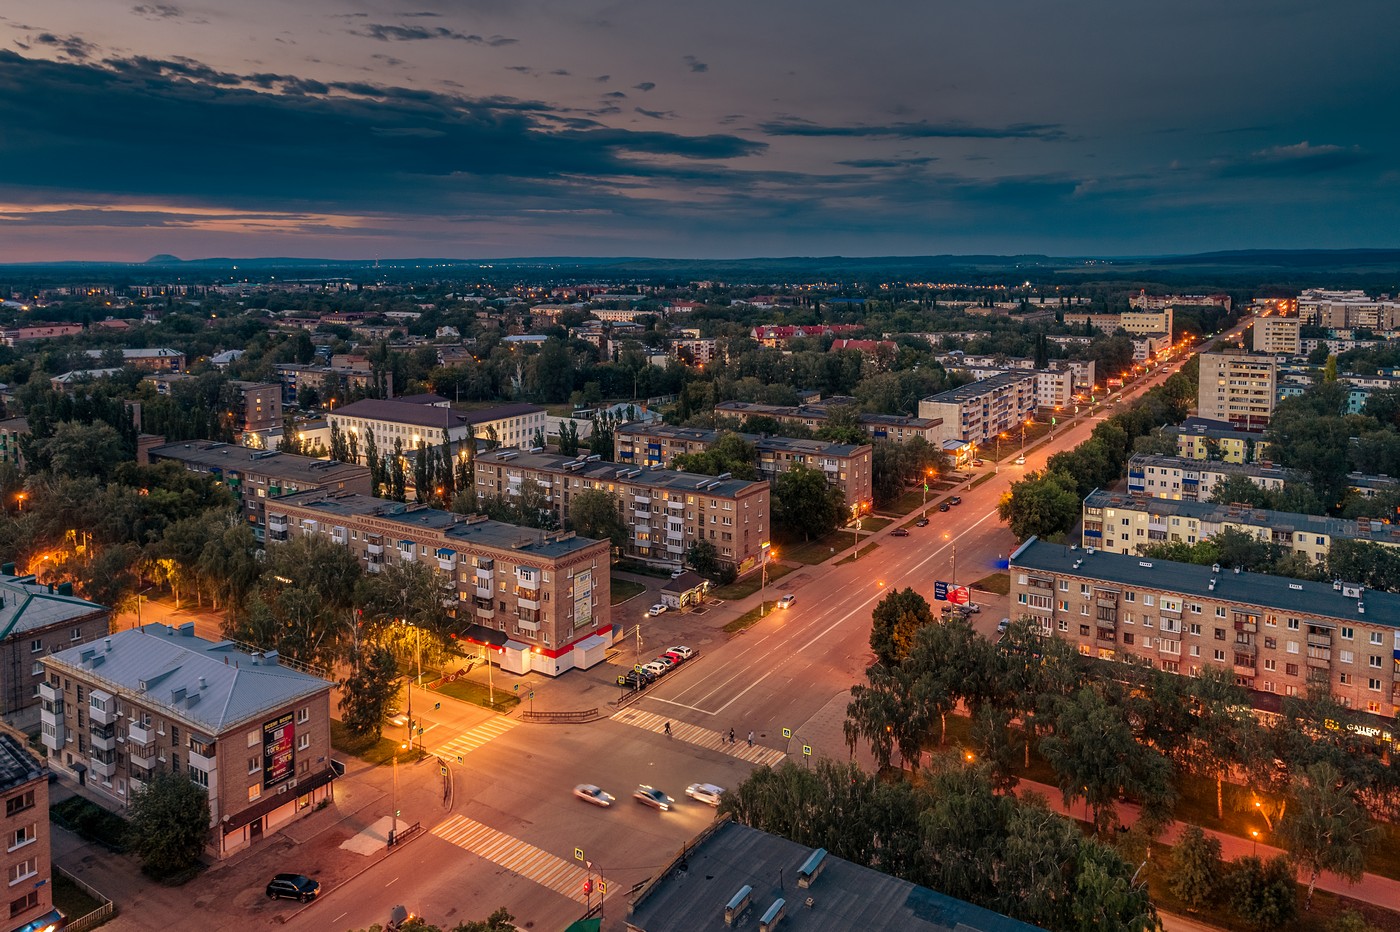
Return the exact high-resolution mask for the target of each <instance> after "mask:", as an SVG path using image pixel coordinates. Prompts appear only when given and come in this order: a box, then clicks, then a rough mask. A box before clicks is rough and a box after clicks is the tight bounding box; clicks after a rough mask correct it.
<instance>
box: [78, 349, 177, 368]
mask: <svg viewBox="0 0 1400 932" xmlns="http://www.w3.org/2000/svg"><path fill="white" fill-rule="evenodd" d="M105 352H106V351H105V350H95V349H94V350H88V351H87V355H88V356H89V357H91V358H92V359H101V358H103V355H104V354H105ZM121 353H122V365H124V366H132V367H134V368H136V369H140V370H141V371H143V372H184V371H185V354H184V353H182V352H180V351H179V350H174V349H170V348H169V347H163V346H156V347H150V348H142V349H124V350H122V351H121Z"/></svg>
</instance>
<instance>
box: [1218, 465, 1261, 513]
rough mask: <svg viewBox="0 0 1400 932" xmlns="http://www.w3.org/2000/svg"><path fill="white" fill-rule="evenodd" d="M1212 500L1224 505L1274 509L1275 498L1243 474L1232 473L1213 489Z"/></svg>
mask: <svg viewBox="0 0 1400 932" xmlns="http://www.w3.org/2000/svg"><path fill="white" fill-rule="evenodd" d="M1210 500H1211V501H1212V502H1216V503H1217V504H1224V505H1233V504H1241V505H1250V506H1252V507H1254V508H1272V507H1274V496H1273V495H1271V494H1270V493H1269V491H1268V490H1267V489H1265V488H1264V487H1263V486H1261V485H1259V484H1258V483H1256V482H1254V480H1252V479H1250V478H1249V477H1248V476H1246V475H1244V474H1243V473H1231V474H1230V475H1228V476H1226V477H1225V479H1224V481H1222V482H1218V483H1216V485H1215V487H1214V488H1212V489H1211V492H1210Z"/></svg>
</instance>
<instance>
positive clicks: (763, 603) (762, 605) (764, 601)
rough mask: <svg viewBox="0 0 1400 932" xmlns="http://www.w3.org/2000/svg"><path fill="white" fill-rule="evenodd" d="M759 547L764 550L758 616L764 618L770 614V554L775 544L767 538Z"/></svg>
mask: <svg viewBox="0 0 1400 932" xmlns="http://www.w3.org/2000/svg"><path fill="white" fill-rule="evenodd" d="M759 549H760V550H761V551H762V552H763V564H762V568H761V569H760V570H759V572H760V573H762V574H763V582H762V583H761V584H760V586H759V591H760V594H759V597H758V617H760V618H762V617H763V616H764V615H766V614H768V555H769V553H771V552H772V549H773V544H772V542H770V541H766V540H765V541H764V542H763V543H762V544H760V545H759Z"/></svg>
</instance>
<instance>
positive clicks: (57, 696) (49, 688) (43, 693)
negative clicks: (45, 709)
mask: <svg viewBox="0 0 1400 932" xmlns="http://www.w3.org/2000/svg"><path fill="white" fill-rule="evenodd" d="M39 698H40V699H43V700H44V701H45V702H57V703H59V704H62V702H63V690H62V689H61V688H60V687H58V686H55V685H53V684H52V683H49V682H43V683H40V684H39Z"/></svg>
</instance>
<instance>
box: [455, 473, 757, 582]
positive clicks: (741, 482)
mask: <svg viewBox="0 0 1400 932" xmlns="http://www.w3.org/2000/svg"><path fill="white" fill-rule="evenodd" d="M475 471H476V491H477V494H478V495H505V496H515V495H519V494H520V487H521V484H522V483H523V482H524V481H525V480H527V479H529V480H532V481H533V482H535V483H537V484H538V485H539V487H540V489H541V490H542V491H543V492H544V494H545V497H546V500H547V502H548V504H549V507H550V508H552V509H553V510H554V512H555V514H556V515H558V517H559V520H560V523H561V524H564V523H566V522H567V521H568V520H569V503H570V501H571V499H572V497H573V496H574V495H577V494H578V493H579V492H582V491H585V490H589V489H597V490H600V491H604V492H607V493H608V494H609V495H611V496H612V497H613V499H614V500H615V501H616V502H617V504H618V507H619V508H620V509H621V512H622V516H623V521H624V523H625V524H626V525H627V526H628V530H629V532H630V533H629V534H628V537H627V547H626V548H625V549H626V552H627V554H628V555H629V556H632V557H635V558H637V559H639V560H643V561H646V562H648V563H657V564H666V565H679V564H680V563H681V561H682V560H683V558H684V556H685V551H686V549H687V548H688V547H689V546H690V545H691V544H692V543H694V542H695V541H697V540H706V541H709V542H710V543H711V544H713V545H714V547H715V550H716V552H717V553H718V556H719V560H720V562H721V563H724V564H727V565H729V566H732V567H734V568H735V570H736V571H737V572H739V573H740V574H743V573H747V572H749V571H750V570H753V569H755V568H757V567H758V565H759V559H760V557H761V554H762V552H763V545H764V544H765V543H767V542H768V535H769V533H770V532H771V528H770V526H769V523H768V503H769V498H770V494H769V488H768V483H767V482H763V481H758V482H750V481H748V480H745V479H731V478H722V477H720V476H704V475H700V474H698V473H690V472H676V471H674V470H670V469H643V468H641V467H637V466H629V465H626V464H622V463H605V462H601V461H600V459H599V458H598V457H597V456H580V457H578V458H570V457H567V456H557V455H554V454H549V453H526V452H522V451H520V450H515V449H507V450H492V451H491V452H489V453H484V454H482V455H480V456H478V457H477V458H476V464H475Z"/></svg>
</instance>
